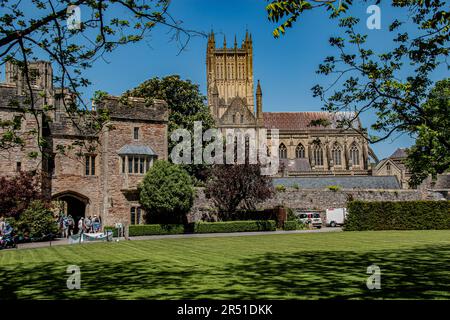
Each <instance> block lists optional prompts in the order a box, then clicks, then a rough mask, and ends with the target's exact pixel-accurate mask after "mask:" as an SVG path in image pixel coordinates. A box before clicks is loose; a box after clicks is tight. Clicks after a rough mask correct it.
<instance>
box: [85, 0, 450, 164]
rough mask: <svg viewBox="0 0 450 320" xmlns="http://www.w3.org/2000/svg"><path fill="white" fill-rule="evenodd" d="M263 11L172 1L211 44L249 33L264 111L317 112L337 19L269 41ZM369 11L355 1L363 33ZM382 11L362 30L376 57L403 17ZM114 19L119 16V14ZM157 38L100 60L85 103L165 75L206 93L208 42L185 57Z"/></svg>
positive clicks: (160, 33) (322, 18) (239, 1)
mask: <svg viewBox="0 0 450 320" xmlns="http://www.w3.org/2000/svg"><path fill="white" fill-rule="evenodd" d="M374 2H375V0H374V1H373V3H374ZM383 2H384V3H386V1H383ZM388 2H390V1H388ZM266 4H267V1H266V0H226V1H225V0H173V1H172V4H171V8H170V12H171V14H172V15H173V16H174V17H175V18H176V19H179V20H182V21H183V24H184V26H185V27H187V28H191V29H195V30H199V31H204V32H209V31H210V30H211V29H214V31H215V33H216V43H217V45H219V44H220V45H222V41H223V35H226V37H227V43H228V44H229V45H232V44H233V42H234V35H235V34H236V35H237V39H238V43H240V42H241V40H242V39H243V37H244V35H245V30H246V29H248V30H249V32H251V34H252V37H253V46H254V57H253V63H254V77H255V82H256V80H257V79H260V81H261V85H262V90H263V108H264V111H272V112H275V111H319V110H320V108H321V107H322V104H321V101H320V100H319V99H317V98H313V97H312V93H311V87H313V86H314V85H315V84H318V83H319V84H324V85H326V84H327V83H330V82H331V81H332V79H331V78H325V77H323V76H321V75H317V74H316V73H315V71H316V69H317V66H318V65H319V63H320V62H321V61H322V60H323V58H324V57H325V56H327V55H331V54H335V51H334V50H333V49H331V48H330V47H329V45H328V38H329V37H330V36H331V35H336V34H337V32H338V28H337V20H330V19H329V18H328V14H327V13H326V12H325V11H324V10H323V9H320V10H315V11H312V12H308V13H306V14H305V15H304V16H302V17H301V18H300V19H299V21H298V23H296V24H295V26H294V28H293V29H289V30H288V32H287V34H286V35H285V36H283V37H281V38H280V39H274V38H273V36H272V30H273V28H274V25H273V24H271V23H270V22H269V21H268V20H267V17H266V12H265V9H264V8H265V6H266ZM369 4H372V1H370V0H369V1H368V2H367V3H362V2H359V1H358V2H356V3H355V5H354V6H353V7H352V10H351V13H352V15H354V16H357V17H359V18H361V20H362V21H363V24H362V25H363V26H365V20H366V19H367V17H368V16H369V14H367V13H366V8H367V6H368V5H369ZM381 9H382V10H381V15H382V18H381V30H368V29H366V28H365V30H363V31H364V32H367V33H368V34H369V42H370V44H371V45H372V46H373V47H374V48H376V49H381V50H382V49H383V48H386V47H387V46H388V45H389V44H390V42H389V41H386V39H387V34H388V32H387V26H388V23H389V21H392V19H393V18H394V17H396V18H398V17H401V16H400V13H403V12H404V11H399V10H393V9H392V8H389V7H383V6H381ZM81 14H82V15H83V12H82V13H81ZM117 14H118V15H119V16H120V14H121V13H120V12H117ZM403 14H404V13H403ZM155 31H156V32H153V34H152V36H151V38H149V39H147V40H146V41H143V42H141V43H139V44H133V45H129V46H126V47H122V48H119V49H117V50H116V51H114V52H113V53H112V54H109V55H108V56H107V57H106V60H107V61H106V62H105V61H102V60H98V61H97V62H96V63H95V65H94V66H93V67H92V68H91V69H89V70H88V72H87V77H88V78H89V79H90V80H91V81H92V83H93V85H92V86H91V87H90V88H88V90H86V92H85V96H86V97H91V96H92V93H93V92H94V91H95V90H102V91H107V92H109V93H111V94H114V95H120V94H121V93H122V92H124V91H126V90H127V89H130V88H133V87H135V86H137V85H139V84H140V83H141V82H143V81H145V80H146V79H149V78H152V77H154V76H159V77H163V76H166V75H171V74H178V75H180V76H181V77H182V78H183V79H190V80H191V81H193V82H194V83H197V84H199V85H200V89H201V91H202V92H203V93H204V94H206V71H205V68H206V62H205V53H206V38H203V37H196V38H192V39H191V41H190V42H189V44H188V47H187V48H186V50H185V51H183V52H181V53H180V54H179V47H178V45H177V43H175V42H171V41H170V35H168V34H167V29H164V28H162V27H160V28H157V29H156V30H155ZM444 76H445V75H444V73H441V74H439V73H438V74H437V75H436V79H441V78H443V77H444ZM447 76H448V75H447ZM373 121H374V115H373V114H366V115H363V116H362V122H363V125H364V126H369V125H370V124H371V123H372V122H373ZM412 143H413V140H412V139H411V138H409V137H407V136H406V135H402V136H400V137H398V136H397V137H395V139H394V140H393V141H392V139H391V140H387V141H385V142H382V143H379V144H375V145H372V148H373V149H374V151H375V153H376V154H377V155H378V157H379V158H380V159H381V158H384V157H386V156H388V155H390V154H391V153H392V152H393V151H394V150H395V149H396V148H397V147H408V146H410V145H411V144H412Z"/></svg>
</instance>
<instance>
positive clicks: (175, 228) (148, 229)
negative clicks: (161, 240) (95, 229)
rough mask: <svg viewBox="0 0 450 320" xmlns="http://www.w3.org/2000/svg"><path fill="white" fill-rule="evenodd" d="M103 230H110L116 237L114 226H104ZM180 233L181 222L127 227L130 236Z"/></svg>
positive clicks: (182, 228) (181, 230)
mask: <svg viewBox="0 0 450 320" xmlns="http://www.w3.org/2000/svg"><path fill="white" fill-rule="evenodd" d="M105 230H112V231H113V235H114V237H117V229H116V228H114V227H105ZM180 233H184V226H183V225H182V224H136V225H131V226H130V227H129V236H130V237H137V236H151V235H159V234H180Z"/></svg>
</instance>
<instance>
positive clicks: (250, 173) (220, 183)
mask: <svg viewBox="0 0 450 320" xmlns="http://www.w3.org/2000/svg"><path fill="white" fill-rule="evenodd" d="M272 193H273V186H272V183H271V179H270V178H269V177H268V176H263V175H261V167H260V165H259V164H241V165H226V164H225V165H216V166H214V167H213V168H212V169H211V173H210V178H209V180H208V181H207V183H206V189H205V194H206V196H207V197H208V198H211V199H212V201H213V202H214V204H215V205H216V207H217V209H218V210H219V218H220V219H224V218H227V217H230V216H231V215H232V214H233V213H235V212H236V209H237V208H242V209H245V210H254V209H255V208H256V204H257V203H259V202H261V201H264V200H266V199H268V198H270V197H271V196H272Z"/></svg>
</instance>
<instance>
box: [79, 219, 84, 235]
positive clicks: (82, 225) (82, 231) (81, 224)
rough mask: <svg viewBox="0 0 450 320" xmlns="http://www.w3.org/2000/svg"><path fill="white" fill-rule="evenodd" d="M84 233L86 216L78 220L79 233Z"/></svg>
mask: <svg viewBox="0 0 450 320" xmlns="http://www.w3.org/2000/svg"><path fill="white" fill-rule="evenodd" d="M83 233H84V218H83V217H81V218H80V220H78V234H80V235H82V234H83Z"/></svg>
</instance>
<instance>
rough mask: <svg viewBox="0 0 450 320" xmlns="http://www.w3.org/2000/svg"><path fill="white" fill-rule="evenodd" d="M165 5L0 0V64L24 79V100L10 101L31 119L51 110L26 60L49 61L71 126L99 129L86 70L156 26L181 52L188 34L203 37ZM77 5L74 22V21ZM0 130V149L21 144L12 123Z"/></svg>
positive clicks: (160, 0)
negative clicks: (87, 96)
mask: <svg viewBox="0 0 450 320" xmlns="http://www.w3.org/2000/svg"><path fill="white" fill-rule="evenodd" d="M169 4H170V0H149V1H136V0H126V1H125V0H74V1H72V0H45V1H43V0H33V1H20V0H0V11H1V13H0V59H1V60H0V66H2V65H3V64H5V63H6V62H8V61H9V62H11V63H13V64H15V65H17V67H18V68H19V70H20V72H21V73H22V74H23V75H24V79H25V84H24V86H25V91H24V94H25V99H14V100H13V101H11V102H10V104H11V105H13V106H14V107H15V108H16V109H17V111H19V112H22V113H23V114H24V115H25V114H32V115H33V116H34V117H36V119H38V117H39V116H40V115H41V114H43V113H46V112H47V111H49V110H52V109H54V108H55V106H54V105H52V104H50V102H49V101H50V97H48V96H47V95H48V94H49V93H48V92H44V91H42V92H41V91H37V90H36V89H34V88H33V87H32V80H31V79H32V77H33V74H32V71H33V70H30V68H29V62H32V61H35V60H48V61H51V63H52V65H53V66H54V67H56V68H54V79H53V80H54V83H55V86H56V87H58V88H60V89H59V93H58V96H59V97H60V98H63V97H64V99H62V102H63V104H64V108H65V111H66V112H67V114H68V115H69V119H70V120H71V121H72V122H73V124H74V125H76V126H78V125H79V124H80V123H86V122H89V125H87V126H88V127H90V128H91V129H96V130H101V128H102V126H103V125H104V123H105V120H107V119H105V117H104V115H101V114H100V115H99V114H97V113H91V112H89V109H90V106H89V105H88V104H87V103H86V102H85V101H84V99H83V96H82V94H83V89H84V88H85V87H87V86H89V85H90V84H91V82H90V80H89V79H88V78H86V77H85V71H86V69H88V68H90V67H91V66H92V65H94V63H95V62H96V61H97V60H98V59H105V58H106V57H107V55H108V54H109V53H111V52H112V51H114V50H115V49H116V48H118V47H120V46H124V45H128V44H131V43H136V42H139V41H142V40H144V39H146V38H148V36H149V35H150V34H151V33H152V32H154V30H155V28H156V27H157V26H162V27H166V28H167V29H168V31H169V34H170V37H171V39H172V40H174V41H176V42H177V43H178V45H179V46H180V50H183V49H184V48H185V46H186V45H187V43H188V42H189V39H190V38H191V37H192V36H195V35H202V36H203V35H204V34H203V33H201V32H196V31H193V30H188V29H186V28H184V27H183V26H182V22H181V21H179V20H176V19H175V18H174V17H172V15H171V14H170V12H169ZM77 9H79V12H80V18H81V20H80V21H78V22H77V21H76V20H74V19H73V17H75V16H76V15H74V13H76V11H75V10H77ZM73 22H75V23H73ZM130 58H132V57H130ZM0 128H2V132H3V133H4V134H3V135H2V136H1V137H0V148H3V149H6V148H11V147H17V146H22V145H23V139H22V137H21V135H20V134H18V130H17V128H16V127H15V125H14V123H10V122H5V121H2V122H0ZM80 132H84V130H80ZM89 133H90V132H89ZM30 134H33V135H34V136H36V138H37V140H38V145H39V148H40V149H41V151H42V150H45V148H46V140H45V139H42V137H40V130H34V131H33V132H30Z"/></svg>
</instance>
